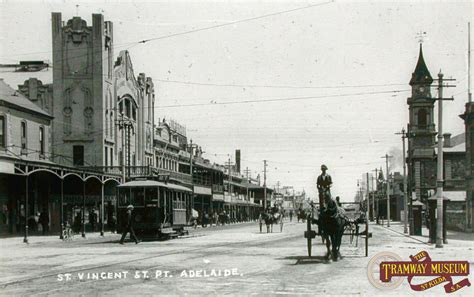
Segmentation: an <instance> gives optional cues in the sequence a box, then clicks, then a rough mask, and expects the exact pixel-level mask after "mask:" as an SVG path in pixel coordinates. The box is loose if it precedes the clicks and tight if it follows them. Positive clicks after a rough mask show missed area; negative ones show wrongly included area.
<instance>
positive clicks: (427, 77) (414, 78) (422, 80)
mask: <svg viewBox="0 0 474 297" xmlns="http://www.w3.org/2000/svg"><path fill="white" fill-rule="evenodd" d="M432 82H433V78H432V77H431V74H430V71H429V70H428V67H426V63H425V59H423V45H422V43H420V53H419V55H418V62H417V63H416V67H415V71H414V72H413V73H412V75H411V80H410V86H413V85H417V84H426V85H430V84H431V83H432Z"/></svg>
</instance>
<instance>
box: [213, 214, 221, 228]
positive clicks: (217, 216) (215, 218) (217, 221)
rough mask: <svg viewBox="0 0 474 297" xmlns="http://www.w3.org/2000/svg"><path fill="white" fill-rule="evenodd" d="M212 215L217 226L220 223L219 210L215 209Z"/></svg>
mask: <svg viewBox="0 0 474 297" xmlns="http://www.w3.org/2000/svg"><path fill="white" fill-rule="evenodd" d="M212 215H213V219H214V224H216V227H217V226H218V225H219V215H218V214H217V211H215V212H214V213H213V214H212Z"/></svg>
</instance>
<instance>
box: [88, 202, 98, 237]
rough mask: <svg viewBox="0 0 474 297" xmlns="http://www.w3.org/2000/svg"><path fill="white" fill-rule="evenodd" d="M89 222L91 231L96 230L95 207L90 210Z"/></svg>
mask: <svg viewBox="0 0 474 297" xmlns="http://www.w3.org/2000/svg"><path fill="white" fill-rule="evenodd" d="M89 224H90V225H91V232H95V227H96V224H97V215H96V213H95V208H94V207H93V208H92V209H91V210H90V211H89Z"/></svg>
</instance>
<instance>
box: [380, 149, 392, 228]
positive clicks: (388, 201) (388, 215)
mask: <svg viewBox="0 0 474 297" xmlns="http://www.w3.org/2000/svg"><path fill="white" fill-rule="evenodd" d="M392 157H393V156H389V155H388V154H385V156H383V157H382V158H384V159H385V166H386V168H387V177H386V179H387V227H390V181H389V177H388V176H389V174H388V159H390V158H392Z"/></svg>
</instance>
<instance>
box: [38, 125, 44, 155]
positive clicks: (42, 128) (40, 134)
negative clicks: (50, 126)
mask: <svg viewBox="0 0 474 297" xmlns="http://www.w3.org/2000/svg"><path fill="white" fill-rule="evenodd" d="M39 146H40V156H41V157H42V156H44V127H40V128H39Z"/></svg>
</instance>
